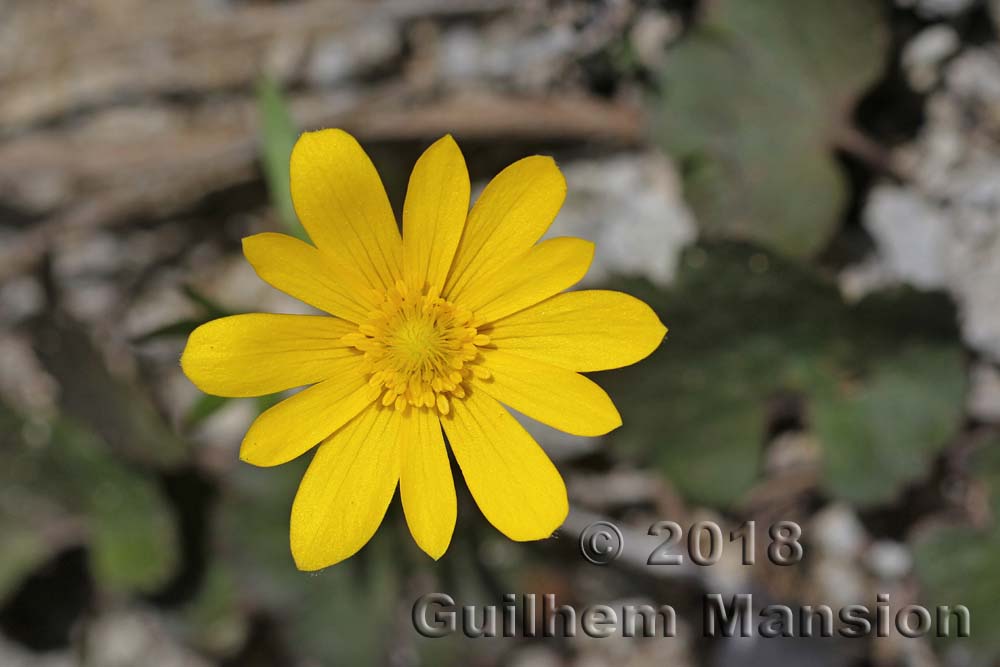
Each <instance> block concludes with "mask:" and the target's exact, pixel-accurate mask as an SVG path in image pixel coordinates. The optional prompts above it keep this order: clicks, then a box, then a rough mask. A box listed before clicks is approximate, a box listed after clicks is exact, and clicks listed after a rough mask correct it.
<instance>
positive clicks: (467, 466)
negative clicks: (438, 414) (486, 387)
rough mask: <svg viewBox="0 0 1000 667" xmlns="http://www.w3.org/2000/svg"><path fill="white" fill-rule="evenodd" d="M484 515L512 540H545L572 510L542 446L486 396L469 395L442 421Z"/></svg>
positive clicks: (467, 481)
mask: <svg viewBox="0 0 1000 667" xmlns="http://www.w3.org/2000/svg"><path fill="white" fill-rule="evenodd" d="M441 423H442V425H443V426H444V430H445V433H447V434H448V442H449V443H450V444H451V449H452V451H453V452H455V458H456V459H457V460H458V465H459V467H460V468H461V469H462V476H463V477H465V483H466V484H468V486H469V491H471V492H472V497H473V498H475V500H476V504H477V505H479V509H480V510H481V511H482V513H483V516H485V517H486V519H487V520H488V521H489V522H490V523H491V524H493V526H495V527H496V529H497V530H499V531H500V532H501V533H503V534H504V535H506V536H507V537H509V538H510V539H512V540H517V541H519V542H523V541H525V540H540V539H543V538H546V537H549V536H550V535H551V534H552V532H553V531H555V529H556V528H558V527H559V526H560V525H562V522H563V521H564V520H565V519H566V514H567V513H568V512H569V502H568V501H567V499H566V485H565V484H564V483H563V480H562V477H560V476H559V471H558V470H556V467H555V466H554V465H552V461H550V460H549V457H548V456H546V454H545V452H544V451H542V448H541V447H539V446H538V443H537V442H535V441H534V439H532V437H531V436H530V435H528V433H527V431H525V430H524V428H523V427H522V426H521V425H520V424H518V423H517V420H516V419H514V418H513V417H512V416H511V415H510V413H509V412H507V410H506V409H505V408H504V407H503V406H502V405H500V404H499V403H497V402H496V401H495V400H494V399H492V398H490V397H489V396H487V395H486V394H485V393H484V392H482V391H479V390H477V389H473V390H472V391H470V392H469V393H468V394H467V395H466V397H465V398H464V399H463V400H456V401H454V402H453V405H452V409H451V412H449V413H448V415H447V416H446V417H442V418H441Z"/></svg>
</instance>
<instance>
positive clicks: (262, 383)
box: [181, 313, 357, 397]
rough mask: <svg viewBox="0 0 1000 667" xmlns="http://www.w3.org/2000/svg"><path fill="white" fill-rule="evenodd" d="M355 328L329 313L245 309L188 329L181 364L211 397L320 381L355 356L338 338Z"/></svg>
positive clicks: (268, 391) (271, 390) (257, 392)
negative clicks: (247, 311)
mask: <svg viewBox="0 0 1000 667" xmlns="http://www.w3.org/2000/svg"><path fill="white" fill-rule="evenodd" d="M356 330H357V327H355V326H354V325H352V324H350V323H348V322H345V321H344V320H339V319H337V318H335V317H324V316H319V315H272V314H268V313H248V314H246V315H232V316H230V317H222V318H219V319H217V320H212V321H211V322H206V323H205V324H202V325H201V326H200V327H198V328H197V329H195V330H194V331H192V332H191V335H190V336H189V337H188V342H187V346H186V347H185V348H184V354H183V355H182V356H181V368H183V369H184V374H185V375H187V376H188V379H189V380H191V382H193V383H194V384H195V386H197V387H198V388H199V389H201V390H202V391H204V392H205V393H208V394H215V395H216V396H233V397H238V396H262V395H264V394H273V393H274V392H277V391H284V390H285V389H291V388H292V387H301V386H302V385H306V384H313V383H316V382H319V381H320V380H325V379H326V378H328V377H330V375H331V374H332V373H334V372H336V371H337V369H338V368H339V367H340V366H339V365H338V364H339V363H340V362H341V361H342V360H343V359H345V358H347V357H352V356H356V355H357V352H355V351H354V350H353V349H352V348H348V347H347V346H346V344H345V343H343V342H341V340H340V339H341V337H342V336H343V335H344V334H347V333H350V332H352V331H356Z"/></svg>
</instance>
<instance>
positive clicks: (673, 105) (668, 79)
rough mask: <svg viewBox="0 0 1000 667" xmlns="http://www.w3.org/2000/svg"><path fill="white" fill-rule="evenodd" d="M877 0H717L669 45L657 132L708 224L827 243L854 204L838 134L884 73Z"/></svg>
mask: <svg viewBox="0 0 1000 667" xmlns="http://www.w3.org/2000/svg"><path fill="white" fill-rule="evenodd" d="M886 48H887V36H886V30H885V27H884V25H883V21H882V16H881V10H880V8H879V3H878V2H876V1H875V0H842V1H838V2H830V1H829V0H801V1H796V2H788V1H787V0H754V1H753V2H746V0H714V1H713V2H711V3H708V5H707V8H706V10H705V15H704V16H703V18H702V20H701V21H700V23H698V24H696V25H695V27H694V28H693V29H692V30H691V31H690V33H689V34H688V35H687V36H685V38H684V39H682V40H681V42H680V43H679V44H678V45H677V46H676V47H675V48H673V49H672V50H670V51H669V52H668V53H667V54H666V56H665V65H664V68H663V73H662V86H661V90H662V96H661V97H660V99H659V102H658V103H657V105H656V109H655V111H654V129H655V134H656V136H657V138H658V140H659V141H660V142H661V144H662V145H663V146H664V147H665V148H666V149H667V150H668V151H669V152H670V153H671V154H673V155H674V156H675V157H677V158H679V159H680V160H681V161H682V163H683V164H684V165H686V167H687V168H686V170H685V171H686V173H685V183H684V185H685V197H686V199H687V200H688V201H689V202H690V204H691V205H692V206H693V208H694V209H695V213H696V217H697V219H698V221H699V223H700V224H701V225H702V227H703V229H704V231H705V232H707V234H708V235H709V236H714V237H726V238H740V239H748V240H753V241H756V242H759V243H763V244H765V245H768V246H770V247H771V248H774V249H776V250H779V251H781V252H783V253H786V254H788V255H791V256H798V257H805V256H810V255H813V254H815V253H816V252H817V251H819V250H820V249H822V248H823V247H824V245H825V244H826V243H827V241H828V240H829V239H830V237H831V235H832V233H833V231H834V230H835V228H836V225H837V222H838V220H839V218H840V216H841V215H842V214H843V209H844V206H845V205H846V196H847V187H846V183H845V182H844V178H843V176H842V174H841V173H840V170H839V168H838V166H837V164H836V162H835V160H834V154H833V145H834V142H835V140H836V138H837V135H838V133H841V132H843V130H844V128H845V127H847V125H848V117H849V114H850V112H851V110H852V107H853V104H854V102H855V100H856V99H857V97H858V95H859V94H860V93H862V92H863V91H864V90H865V88H866V87H867V86H869V85H871V84H872V83H873V82H874V80H875V78H876V77H877V75H878V74H879V73H880V71H881V68H882V65H883V61H884V59H885V53H886Z"/></svg>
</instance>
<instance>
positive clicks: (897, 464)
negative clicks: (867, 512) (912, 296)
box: [812, 343, 965, 504]
mask: <svg viewBox="0 0 1000 667" xmlns="http://www.w3.org/2000/svg"><path fill="white" fill-rule="evenodd" d="M824 389H826V390H828V392H829V393H827V392H818V393H817V395H816V396H815V401H814V402H813V409H812V416H813V420H814V421H813V425H814V427H815V429H816V431H817V433H819V435H820V438H821V441H822V442H824V443H830V445H831V446H827V447H825V449H824V451H825V465H826V470H825V473H826V474H825V478H826V486H827V488H828V489H829V490H830V491H832V492H833V493H834V494H835V495H836V496H838V497H840V498H843V499H846V500H850V501H854V502H857V503H867V504H871V503H875V502H888V501H890V500H892V498H893V496H894V495H895V492H896V491H897V489H898V488H899V486H900V485H901V484H903V483H905V482H907V481H910V480H914V479H917V478H919V477H920V476H921V475H922V474H923V473H924V472H925V471H926V470H927V464H928V462H929V461H931V460H932V459H933V457H934V455H935V454H936V453H937V451H938V450H939V449H940V448H941V446H942V445H944V444H945V443H947V441H948V438H949V437H950V436H952V435H953V434H954V432H955V426H956V424H958V423H959V420H960V419H961V417H962V403H961V402H960V401H957V400H955V399H956V397H960V396H962V394H963V393H964V390H965V370H964V364H963V361H962V351H961V350H960V349H958V348H957V347H952V348H948V347H943V346H932V345H925V344H919V343H917V344H906V343H903V344H902V347H901V349H900V350H899V352H898V354H895V355H893V356H890V357H887V358H885V359H879V360H878V361H876V362H875V363H874V365H873V367H872V368H871V370H870V372H869V375H868V377H867V379H866V380H865V381H864V382H861V383H857V384H852V383H842V384H837V385H830V386H827V387H824ZM864 467H868V468H869V469H870V470H872V471H874V474H858V471H859V469H862V468H864Z"/></svg>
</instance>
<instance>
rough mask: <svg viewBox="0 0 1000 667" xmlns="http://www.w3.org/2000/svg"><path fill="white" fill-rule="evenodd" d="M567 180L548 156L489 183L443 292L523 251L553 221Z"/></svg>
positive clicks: (455, 293) (455, 291)
mask: <svg viewBox="0 0 1000 667" xmlns="http://www.w3.org/2000/svg"><path fill="white" fill-rule="evenodd" d="M565 198H566V179H564V178H563V175H562V174H561V173H560V172H559V168H558V167H556V163H555V161H554V160H553V159H552V158H550V157H544V156H541V155H534V156H532V157H527V158H524V159H523V160H518V161H517V162H515V163H514V164H512V165H510V166H509V167H507V168H506V169H504V170H503V171H501V172H500V173H499V174H497V176H496V177H495V178H494V179H493V180H492V181H490V182H489V184H488V185H487V186H486V189H485V190H483V193H482V194H481V195H479V199H478V200H477V201H476V203H475V205H474V206H473V207H472V211H470V212H469V219H468V221H467V222H466V224H465V230H464V231H463V232H462V239H461V240H460V241H459V243H458V250H457V251H456V253H455V261H454V262H453V263H452V266H451V272H450V273H449V275H448V281H447V283H446V286H445V291H444V294H445V295H446V296H447V298H448V299H450V300H451V301H456V300H460V297H461V294H462V292H463V290H465V288H466V287H468V286H469V285H472V284H475V283H476V282H477V281H478V280H481V279H483V278H485V277H486V276H489V275H490V274H491V273H493V272H494V271H496V270H497V269H499V268H500V267H502V266H503V265H504V264H506V263H507V262H509V261H511V260H513V259H515V258H517V257H519V256H520V255H523V254H524V253H525V252H527V251H528V249H529V248H531V246H533V245H534V244H535V242H536V241H538V239H540V238H541V237H542V234H544V233H545V230H546V229H548V228H549V225H551V224H552V221H553V220H555V217H556V213H558V212H559V208H560V207H561V206H562V203H563V200H564V199H565Z"/></svg>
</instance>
